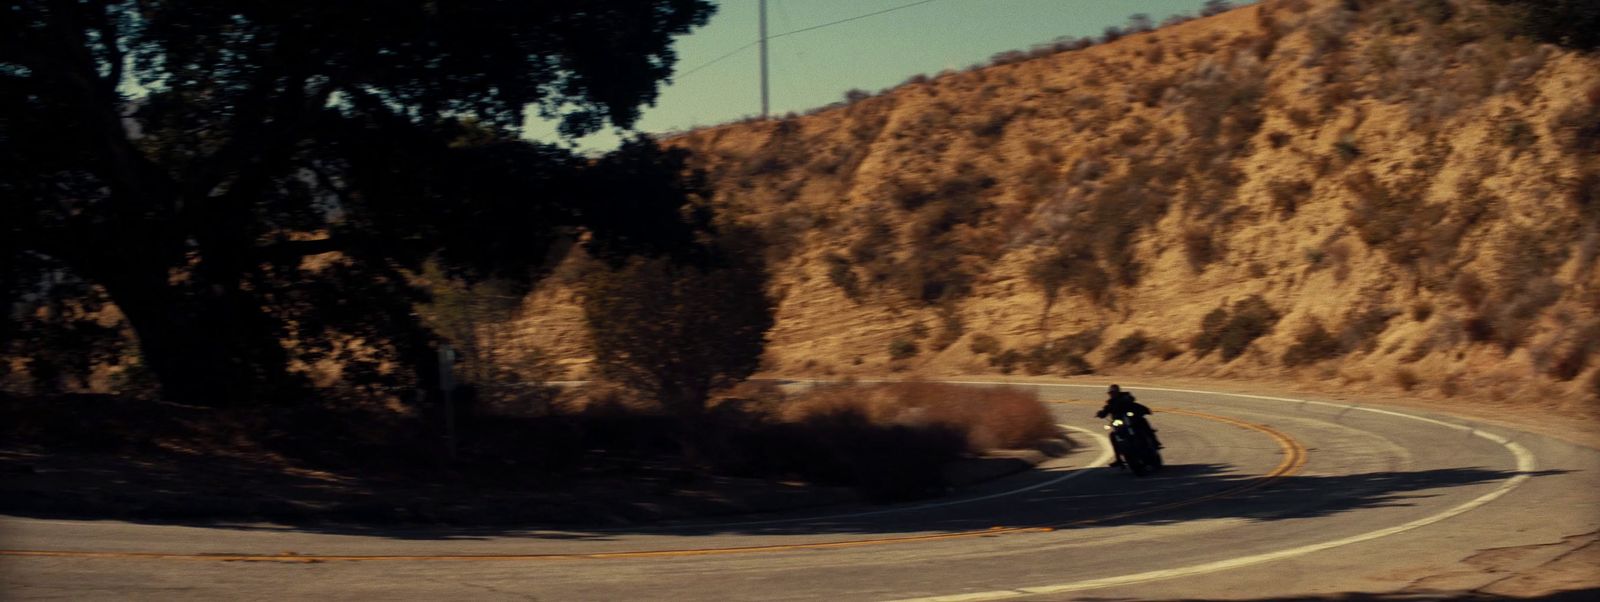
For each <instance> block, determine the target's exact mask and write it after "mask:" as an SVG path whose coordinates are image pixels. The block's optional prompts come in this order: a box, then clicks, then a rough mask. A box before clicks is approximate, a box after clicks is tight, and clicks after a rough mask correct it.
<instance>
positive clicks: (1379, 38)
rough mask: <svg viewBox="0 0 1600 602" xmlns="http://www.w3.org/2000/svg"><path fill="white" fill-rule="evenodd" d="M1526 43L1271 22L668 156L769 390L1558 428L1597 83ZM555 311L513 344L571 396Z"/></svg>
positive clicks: (1583, 69)
mask: <svg viewBox="0 0 1600 602" xmlns="http://www.w3.org/2000/svg"><path fill="white" fill-rule="evenodd" d="M1525 31H1526V29H1525V28H1523V27H1520V26H1519V23H1518V22H1516V20H1515V19H1513V18H1512V17H1511V16H1510V14H1509V13H1508V12H1507V9H1506V8H1505V7H1503V6H1501V5H1499V4H1495V3H1489V2H1480V1H1478V0H1448V1H1447V0H1431V1H1426V2H1409V1H1399V0H1389V1H1384V0H1362V1H1338V2H1322V1H1307V0H1281V1H1268V2H1263V3H1260V4H1257V5H1252V6H1248V7H1244V8H1240V9H1236V10H1233V11H1230V12H1226V13H1223V14H1220V15H1216V16H1212V17H1207V18H1203V19H1196V20H1191V21H1187V22H1183V23H1177V24H1172V25H1169V26H1166V27H1162V28H1159V29H1154V30H1148V31H1138V30H1135V31H1132V32H1130V33H1128V34H1127V35H1122V36H1120V37H1117V39H1114V40H1106V41H1103V42H1102V43H1098V44H1094V45H1087V46H1086V45H1084V44H1077V45H1065V46H1064V47H1058V48H1055V49H1052V51H1050V52H1035V53H1021V52H1018V53H1010V54H1008V55H1006V56H1003V57H1000V59H1001V60H997V61H996V63H995V64H992V65H989V66H984V67H981V68H973V69H969V70H965V71H959V72H946V73H942V74H939V75H937V76H933V77H927V76H917V77H913V78H912V79H910V80H908V81H907V82H906V83H904V84H902V85H900V86H897V87H895V88H893V89H890V90H886V91H884V92H881V93H879V94H876V95H867V94H862V93H853V94H851V95H850V96H849V98H848V99H847V102H845V103H841V104H840V105H837V106H833V107H828V108H824V109H821V110H818V111H815V112H812V113H810V114H807V115H803V116H796V115H791V116H788V117H785V118H781V119H771V120H765V121H748V122H743V123H735V124H729V125H725V126H719V127H712V128H706V129H701V130H696V131H692V132H687V133H683V134H680V135H677V136H674V137H671V138H668V139H667V140H665V142H666V143H667V144H670V145H673V146H677V147H681V148H684V149H687V150H689V151H691V152H692V153H693V161H694V164H695V165H696V166H697V167H698V168H699V169H702V170H704V172H705V174H706V176H707V178H708V182H709V185H710V187H711V190H712V191H713V192H712V200H713V203H714V204H715V205H716V206H717V208H718V210H719V212H721V213H722V214H723V215H724V217H725V218H727V219H732V220H736V221H738V222H740V223H743V224H746V225H751V226H755V227H756V228H758V229H759V230H760V231H761V232H762V233H764V234H765V237H766V239H767V241H768V243H769V247H768V250H767V254H768V258H769V260H770V265H771V269H772V271H773V273H774V277H773V280H772V287H773V288H772V290H771V295H772V296H773V298H774V299H775V301H776V302H777V307H778V313H777V321H776V326H775V328H774V329H773V331H772V332H771V336H770V344H769V346H768V349H767V352H766V354H767V355H766V363H765V366H766V370H767V371H768V372H770V373H773V374H782V375H811V376H839V375H849V374H862V375H869V374H871V375H879V374H887V373H905V374H925V375H930V376H933V375H954V374H1000V373H1008V374H1050V375H1077V374H1087V373H1097V374H1114V375H1121V374H1128V375H1140V374H1148V375H1171V376H1177V375H1188V376H1216V377H1237V378H1265V379H1275V380H1287V381H1295V382H1300V383H1310V384H1317V385H1322V386H1325V387H1330V388H1349V387H1359V388H1371V389H1377V390H1388V391H1394V390H1399V389H1403V390H1406V391H1410V392H1411V393H1409V394H1413V395H1429V396H1464V397H1478V398H1485V399H1489V398H1493V399H1518V400H1545V401H1549V402H1551V403H1553V404H1557V405H1562V406H1566V407H1569V408H1573V409H1575V408H1578V407H1583V406H1591V405H1592V404H1593V401H1594V400H1596V399H1597V398H1600V360H1597V356H1600V270H1596V261H1597V255H1600V57H1597V56H1596V54H1595V53H1594V52H1593V51H1583V50H1576V49H1572V48H1569V47H1564V46H1561V45H1556V44H1551V43H1545V42H1541V41H1537V40H1535V39H1533V38H1530V37H1527V36H1525V35H1523V32H1525ZM1084 46H1086V47H1084ZM558 274H559V272H558ZM576 294H577V293H576V291H575V290H574V289H573V288H571V287H569V286H564V285H562V284H561V281H560V278H557V279H556V280H555V281H553V282H551V283H549V284H548V285H547V286H546V287H545V288H544V289H543V290H542V291H541V292H539V293H536V295H535V297H534V298H533V299H531V301H530V303H529V304H528V305H527V307H526V312H527V315H526V316H525V317H524V318H523V319H522V321H521V323H520V326H519V332H520V336H519V337H518V338H519V339H524V340H525V342H527V343H528V344H530V345H535V346H539V347H542V348H544V349H545V350H546V352H547V353H549V354H550V355H552V356H554V357H555V358H557V359H559V360H561V362H562V363H564V364H566V366H567V367H568V368H569V370H568V372H569V374H571V375H573V376H581V375H582V372H583V371H582V366H583V365H584V364H585V359H584V358H585V357H587V352H586V351H585V348H584V346H585V343H584V335H583V329H582V325H581V319H580V313H579V310H577V309H576V307H577V306H576V304H575V296H576Z"/></svg>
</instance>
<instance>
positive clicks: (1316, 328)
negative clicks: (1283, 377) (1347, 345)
mask: <svg viewBox="0 0 1600 602" xmlns="http://www.w3.org/2000/svg"><path fill="white" fill-rule="evenodd" d="M1341 353H1343V351H1342V350H1341V346H1340V344H1339V339H1338V338H1337V337H1335V336H1333V333H1330V332H1328V329H1327V328H1324V327H1323V326H1322V322H1321V321H1318V320H1315V319H1313V320H1311V321H1309V322H1307V323H1306V324H1305V325H1303V326H1301V327H1300V330H1299V331H1297V332H1296V333H1295V343H1294V344H1293V345H1290V346H1289V349H1288V350H1287V351H1285V352H1284V353H1283V365H1285V366H1291V367H1293V366H1303V365H1305V364H1310V363H1314V362H1318V361H1322V360H1327V359H1333V358H1336V357H1339V355H1340V354H1341Z"/></svg>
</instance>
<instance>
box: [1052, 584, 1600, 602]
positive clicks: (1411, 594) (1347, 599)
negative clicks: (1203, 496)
mask: <svg viewBox="0 0 1600 602" xmlns="http://www.w3.org/2000/svg"><path fill="white" fill-rule="evenodd" d="M1077 599H1078V600H1082V601H1085V602H1091V601H1092V602H1123V601H1128V600H1141V599H1143V598H1097V597H1081V598H1077ZM1263 599H1270V600H1273V601H1274V602H1421V601H1424V600H1463V601H1467V602H1477V601H1489V600H1525V601H1528V602H1589V601H1591V600H1600V587H1586V588H1582V589H1569V590H1565V591H1556V592H1548V593H1544V594H1536V595H1531V596H1510V595H1505V594H1486V593H1480V592H1471V591H1467V592H1463V591H1441V590H1424V591H1407V592H1393V593H1384V594H1376V593H1338V594H1326V595H1321V596H1293V597H1288V598H1281V597H1274V598H1263ZM1228 600H1233V601H1235V602H1239V601H1240V600H1244V599H1242V598H1228ZM1173 602H1212V599H1208V598H1174V599H1173Z"/></svg>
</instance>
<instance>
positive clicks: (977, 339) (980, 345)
mask: <svg viewBox="0 0 1600 602" xmlns="http://www.w3.org/2000/svg"><path fill="white" fill-rule="evenodd" d="M967 348H968V349H970V350H972V353H973V354H974V355H994V354H995V353H998V352H999V351H1000V340H999V339H996V338H994V337H993V336H990V335H987V334H984V333H978V334H975V335H972V341H971V342H969V343H967Z"/></svg>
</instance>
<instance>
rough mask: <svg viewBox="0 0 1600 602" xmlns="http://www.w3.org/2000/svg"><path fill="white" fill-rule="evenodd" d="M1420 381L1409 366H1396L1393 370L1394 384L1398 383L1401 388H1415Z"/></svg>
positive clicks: (1407, 389)
mask: <svg viewBox="0 0 1600 602" xmlns="http://www.w3.org/2000/svg"><path fill="white" fill-rule="evenodd" d="M1421 382H1422V379H1421V378H1419V377H1418V376H1417V373H1416V372H1415V371H1413V370H1411V369H1410V368H1396V369H1395V371H1394V384H1396V385H1399V386H1400V388H1401V389H1404V390H1406V391H1410V390H1412V389H1415V388H1417V385H1418V384H1419V383H1421Z"/></svg>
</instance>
